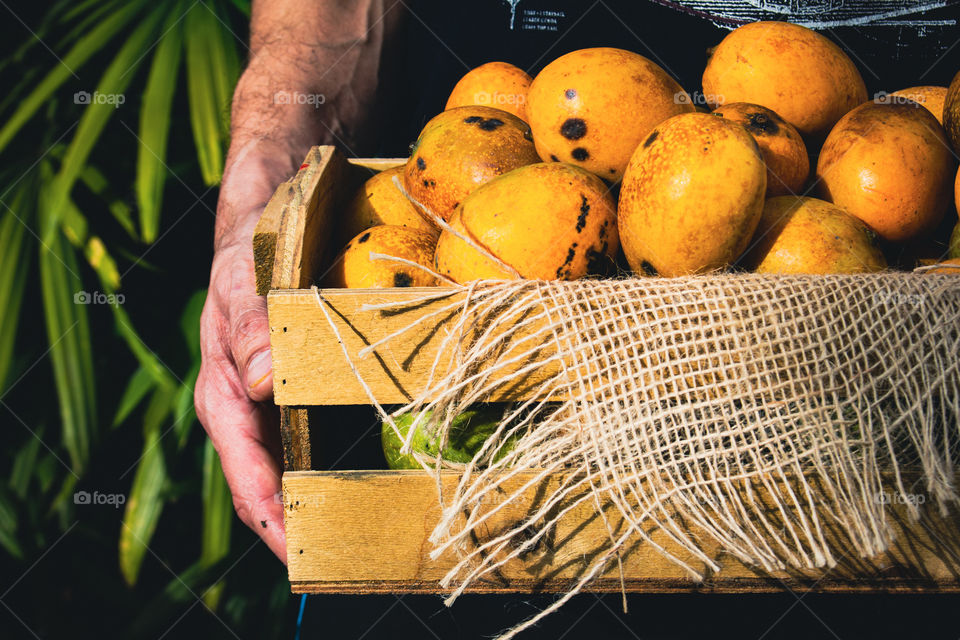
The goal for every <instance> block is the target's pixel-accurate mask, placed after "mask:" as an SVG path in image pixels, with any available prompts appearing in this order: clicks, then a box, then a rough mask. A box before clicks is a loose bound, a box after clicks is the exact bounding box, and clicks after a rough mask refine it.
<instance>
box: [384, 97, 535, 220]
mask: <svg viewBox="0 0 960 640" xmlns="http://www.w3.org/2000/svg"><path fill="white" fill-rule="evenodd" d="M539 160H540V158H539V156H538V155H537V150H536V148H535V147H534V146H533V136H532V134H531V133H530V127H529V126H528V125H527V123H526V122H524V121H523V120H521V119H520V118H518V117H517V116H515V115H513V114H511V113H507V112H506V111H501V110H500V109H492V108H490V107H475V106H471V107H457V108H454V109H450V110H448V111H444V112H443V113H441V114H439V115H437V116H435V117H434V118H433V119H431V120H430V121H429V122H428V123H427V124H426V126H425V127H424V128H423V131H421V132H420V137H419V138H417V141H416V142H415V143H414V145H413V148H412V149H411V153H410V159H409V160H408V161H407V164H406V166H405V168H404V175H403V179H404V185H405V187H406V190H407V192H408V193H409V194H410V195H411V196H413V197H414V198H415V199H416V200H417V201H418V202H419V203H421V204H422V205H424V206H426V207H427V208H428V209H429V210H430V211H432V212H433V213H434V214H435V215H438V216H440V217H441V218H443V219H444V220H449V219H450V216H452V215H453V210H454V209H456V208H457V205H458V204H460V203H461V202H463V200H464V199H465V198H466V197H467V196H468V195H470V193H471V192H472V191H473V190H474V189H476V188H477V187H479V186H480V185H482V184H484V183H485V182H488V181H489V180H492V179H493V178H496V177H497V176H499V175H503V174H504V173H507V172H508V171H510V170H512V169H516V168H517V167H522V166H523V165H526V164H532V163H534V162H539Z"/></svg>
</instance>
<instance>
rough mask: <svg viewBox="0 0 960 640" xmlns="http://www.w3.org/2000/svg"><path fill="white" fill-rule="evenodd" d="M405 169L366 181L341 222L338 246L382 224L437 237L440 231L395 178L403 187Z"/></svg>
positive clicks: (382, 173)
mask: <svg viewBox="0 0 960 640" xmlns="http://www.w3.org/2000/svg"><path fill="white" fill-rule="evenodd" d="M403 170H404V168H403V166H399V167H394V168H392V169H387V170H385V171H381V172H379V173H377V174H375V175H374V176H373V177H371V178H370V179H369V180H367V181H366V182H365V183H364V185H363V186H362V187H360V189H359V190H358V191H357V193H356V195H355V196H354V197H353V198H352V199H351V200H350V202H349V203H348V204H347V207H346V209H345V210H344V213H343V218H341V220H340V228H339V231H338V233H337V245H338V246H343V245H345V244H346V243H347V242H348V241H349V240H350V239H351V238H354V237H356V236H357V235H358V234H359V233H360V232H361V231H364V230H366V229H369V228H370V227H376V226H378V225H381V224H389V225H398V226H401V227H409V228H411V229H420V230H422V231H427V232H429V233H432V234H433V235H435V236H437V235H440V229H439V228H438V227H437V226H436V225H435V224H434V223H433V222H432V221H430V220H427V218H426V216H424V215H422V214H421V213H420V212H419V211H418V210H417V208H416V207H415V206H414V205H413V203H412V202H410V200H408V199H407V197H406V196H404V195H403V193H401V192H400V189H398V188H397V185H395V184H394V183H393V178H394V177H397V178H399V179H400V184H403Z"/></svg>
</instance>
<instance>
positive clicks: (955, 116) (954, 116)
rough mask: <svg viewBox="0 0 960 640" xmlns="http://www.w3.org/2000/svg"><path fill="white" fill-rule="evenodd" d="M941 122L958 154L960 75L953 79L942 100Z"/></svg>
mask: <svg viewBox="0 0 960 640" xmlns="http://www.w3.org/2000/svg"><path fill="white" fill-rule="evenodd" d="M942 122H943V128H944V129H946V132H947V139H949V140H950V144H951V145H952V146H953V150H954V151H956V152H957V153H960V73H957V75H955V76H954V77H953V82H951V83H950V88H949V89H947V96H946V97H945V98H944V99H943V120H942Z"/></svg>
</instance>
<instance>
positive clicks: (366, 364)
mask: <svg viewBox="0 0 960 640" xmlns="http://www.w3.org/2000/svg"><path fill="white" fill-rule="evenodd" d="M403 162H404V160H403V159H347V158H345V157H344V156H343V155H342V154H341V153H339V152H338V151H337V150H336V149H335V148H334V147H329V146H325V147H314V148H313V149H311V150H310V153H309V154H308V156H307V158H306V160H305V161H304V164H303V166H302V167H301V169H300V171H299V173H298V174H297V175H296V176H295V177H294V178H293V179H291V180H290V181H289V182H286V183H284V184H282V185H280V186H279V187H278V188H277V191H276V193H275V195H274V197H273V199H272V200H271V201H270V203H269V204H268V206H267V207H266V209H265V211H264V213H263V215H262V216H261V219H260V221H259V224H258V225H257V228H256V232H255V235H254V238H253V250H254V255H255V257H256V276H257V291H258V293H259V294H260V295H266V296H267V308H268V313H269V319H270V342H271V348H272V351H273V369H274V395H275V401H276V403H277V405H279V407H280V411H281V428H282V435H283V453H284V469H285V470H284V475H283V496H284V514H285V524H286V533H287V553H288V568H289V575H290V583H291V585H292V588H293V591H294V592H296V593H322V592H331V593H332V592H337V593H374V592H391V593H413V592H425V593H436V592H439V586H438V580H439V579H440V578H441V577H442V576H443V575H444V574H445V573H446V571H447V570H448V569H450V568H451V567H452V566H453V562H454V558H453V557H452V556H451V555H446V556H443V557H441V558H439V559H438V560H436V561H431V560H430V559H429V555H428V554H429V551H430V548H431V545H430V543H429V541H428V537H429V534H430V532H431V530H432V527H433V524H434V523H435V522H436V518H437V515H438V505H437V490H436V484H435V482H434V480H433V479H432V478H431V477H429V476H427V475H426V474H424V473H422V472H419V471H416V472H414V471H388V470H357V471H315V470H312V466H311V447H314V448H316V447H318V446H322V442H313V443H312V442H311V440H310V431H309V428H308V427H309V425H308V420H307V415H308V411H307V410H308V407H309V408H311V411H312V412H314V413H316V412H319V411H322V407H325V406H331V405H348V404H367V403H368V402H369V400H368V397H367V395H366V393H365V392H364V390H363V389H362V388H361V386H360V385H359V383H358V382H357V380H356V378H355V376H354V374H353V373H352V372H351V370H350V368H349V366H348V364H347V361H346V359H345V358H344V356H343V352H342V347H341V346H340V344H338V342H337V339H336V337H335V336H334V334H333V332H332V331H331V329H330V327H329V325H328V323H327V321H326V320H325V318H324V315H323V314H322V312H321V311H320V309H319V308H318V306H317V305H318V301H317V298H316V296H315V295H314V294H313V293H312V292H311V291H310V289H309V287H310V286H311V285H312V284H314V283H315V282H318V281H319V280H320V278H321V276H322V274H323V272H324V270H325V269H326V268H327V267H328V266H329V262H330V259H331V256H332V254H333V252H334V251H336V250H337V249H338V248H337V247H330V246H326V245H327V244H328V239H329V238H330V237H331V236H332V235H333V234H332V231H333V230H334V226H335V222H336V220H337V215H338V213H339V212H340V211H341V210H342V207H343V206H344V203H345V201H346V199H347V198H349V197H350V196H351V195H352V194H353V193H354V192H355V190H356V189H357V188H359V186H360V185H361V184H362V183H363V181H364V180H366V179H367V178H368V177H370V176H371V175H372V174H373V173H374V172H376V171H380V170H384V169H387V168H390V167H394V166H397V165H399V164H401V163H403ZM422 291H423V290H417V289H393V290H384V289H379V290H358V289H354V290H336V289H325V290H321V292H320V295H321V296H322V300H323V302H324V303H325V304H326V305H328V307H327V308H328V309H329V310H330V311H331V312H332V313H331V315H332V316H333V317H334V319H335V322H336V323H337V324H338V329H339V332H340V335H341V337H342V339H343V342H344V346H345V347H346V349H347V350H348V352H349V353H351V354H356V353H357V351H358V350H359V349H361V348H363V347H364V346H365V345H368V344H371V343H373V342H375V341H377V340H379V339H380V338H383V337H385V336H387V335H389V334H390V333H392V332H393V331H394V330H396V329H397V328H398V327H399V326H401V325H406V324H408V323H409V321H410V319H411V316H410V315H407V314H406V313H405V314H403V315H402V317H400V316H393V315H390V314H382V313H380V312H376V311H364V310H362V308H361V307H362V305H364V304H366V303H370V302H390V301H400V300H403V299H410V297H412V296H417V295H419V294H420V293H422ZM451 295H457V294H455V293H454V292H452V291H451ZM447 302H449V300H447ZM437 304H439V303H437ZM432 310H433V306H432V305H430V304H427V305H422V306H420V307H418V310H417V311H414V312H409V313H421V314H426V313H430V312H431V311H432ZM425 324H426V323H425ZM435 325H436V323H434V326H435ZM530 330H531V331H534V330H535V328H531V329H530ZM420 331H421V333H420V334H417V335H414V334H411V336H410V339H409V340H408V341H405V342H404V344H403V345H398V344H393V343H391V344H390V345H388V346H386V347H384V348H382V349H379V350H378V351H377V353H376V356H377V357H375V358H364V359H359V360H358V359H354V360H355V362H356V363H357V365H358V367H359V369H360V373H361V374H362V375H363V377H364V379H365V380H366V381H367V382H368V384H369V385H370V387H371V388H372V390H373V392H374V393H375V394H376V397H377V398H378V399H379V401H380V402H382V403H394V402H397V403H399V402H405V401H407V400H409V399H410V398H411V397H412V396H414V395H415V394H417V393H418V392H420V391H422V389H423V387H424V384H425V377H426V374H427V370H428V367H429V366H430V365H431V364H432V363H433V362H434V358H435V355H436V352H437V349H438V348H439V343H440V337H439V335H438V333H437V332H433V331H431V327H427V326H424V327H423V328H422V329H421V330H420ZM520 338H522V336H517V337H516V339H520ZM508 373H509V372H504V375H507V374H508ZM550 373H551V371H550V370H549V369H547V368H544V369H543V370H542V371H534V372H532V373H531V374H530V375H529V377H528V382H536V381H537V380H539V379H542V377H543V376H546V375H550ZM525 393H526V390H525V388H522V387H521V388H517V387H514V388H511V389H510V390H509V391H505V392H504V397H503V398H500V399H504V400H506V399H516V398H519V397H524V394H525ZM455 481H456V476H455V474H453V473H445V474H444V478H443V482H444V483H445V484H447V485H450V486H452V483H454V482H455ZM525 481H526V478H525V477H523V476H520V477H518V478H515V479H514V480H513V481H512V483H511V485H512V486H520V485H514V484H513V483H522V482H525ZM554 481H555V480H547V481H545V482H544V486H539V487H533V488H531V490H530V491H528V492H527V494H526V495H527V496H528V497H529V502H530V503H532V502H533V501H534V500H536V496H537V495H538V492H539V491H542V490H544V489H548V488H549V485H550V483H551V482H554ZM507 489H509V487H507ZM524 511H525V506H524V505H523V504H516V505H512V506H511V508H510V509H505V510H503V513H501V514H500V515H499V516H498V517H496V518H494V519H493V520H492V521H491V522H490V523H489V525H488V526H489V527H491V530H495V529H496V528H497V527H499V526H502V525H505V524H507V523H509V522H511V521H513V520H515V519H517V518H519V517H520V516H521V515H522V514H523V513H524ZM893 516H894V520H895V528H896V529H897V530H898V531H899V533H900V535H899V537H898V538H897V544H896V545H895V548H893V549H892V550H891V551H890V552H888V553H887V554H885V555H883V556H880V557H877V558H872V559H870V560H863V559H860V558H856V557H851V556H847V557H844V558H842V560H841V561H840V564H839V566H837V567H836V568H835V569H834V570H832V571H830V572H829V573H828V574H826V575H823V574H822V573H819V574H803V573H799V572H797V573H787V572H784V573H779V574H768V573H764V572H762V571H760V570H758V569H756V568H753V567H749V566H746V565H744V564H742V563H741V562H739V561H737V560H736V559H735V558H733V557H732V556H730V555H727V554H724V553H722V552H720V551H719V550H718V549H717V548H715V547H714V548H708V549H707V552H708V554H709V555H710V556H711V557H714V558H715V559H716V562H717V564H718V565H719V566H721V567H722V571H721V572H720V573H719V574H717V575H716V576H715V577H713V578H711V579H708V580H707V581H706V582H704V583H699V584H698V583H694V582H693V581H691V580H690V578H689V577H688V576H687V575H686V574H685V572H684V571H683V570H682V569H681V568H680V567H679V566H677V565H676V564H674V563H672V562H670V561H668V560H666V559H665V558H664V557H663V556H662V555H660V554H659V553H657V552H656V551H654V548H653V545H649V544H638V545H635V546H634V547H632V548H630V549H628V550H627V551H626V553H625V554H624V556H623V570H624V577H625V587H626V589H627V590H628V591H633V592H655V591H691V590H697V591H705V590H706V591H716V592H728V593H729V592H748V591H773V590H779V589H782V588H784V586H785V585H787V586H790V587H792V588H802V589H815V590H817V591H841V592H852V591H960V535H958V532H960V519H957V518H955V517H947V518H941V517H937V516H935V515H928V516H926V519H924V520H921V521H920V522H916V523H914V522H909V521H908V520H907V518H906V515H905V512H904V510H902V509H899V508H894V511H893ZM608 518H610V522H611V524H612V526H613V527H614V528H615V529H616V528H619V527H622V526H623V522H622V521H618V518H617V517H616V514H614V513H613V512H612V510H611V512H610V513H608ZM830 535H831V536H833V538H834V540H836V542H837V544H838V545H839V548H843V540H842V539H839V538H837V537H836V536H837V535H838V534H836V532H832V533H830ZM607 539H608V532H607V529H606V526H605V525H604V524H603V522H602V520H600V519H599V518H598V517H597V515H596V513H595V510H594V508H593V506H592V504H591V503H589V502H585V503H584V506H583V508H582V509H580V510H579V511H577V512H575V513H574V514H573V517H570V518H566V519H565V520H564V521H563V523H562V524H561V526H560V527H559V528H558V530H557V531H556V532H555V535H553V536H551V537H550V539H549V540H547V541H545V542H544V543H543V544H541V545H538V546H537V547H536V548H534V549H533V550H532V551H531V552H530V553H528V554H526V555H525V556H524V557H523V558H521V559H517V560H516V561H513V562H512V563H511V564H509V565H507V566H506V567H505V568H504V570H503V571H502V572H500V573H499V574H498V575H496V576H495V577H493V578H490V579H488V580H485V581H484V582H482V583H478V584H477V585H476V586H475V587H474V588H472V589H471V591H474V592H533V591H558V590H565V589H566V588H568V587H569V586H570V584H571V579H572V578H574V577H575V576H577V574H578V573H579V572H580V571H581V570H582V569H584V568H585V567H586V566H588V564H589V562H590V560H591V559H592V558H593V557H595V555H596V553H597V552H598V551H599V550H600V549H601V548H602V546H603V545H604V543H605V542H606V541H607ZM653 539H654V540H655V541H656V542H658V543H660V544H662V545H663V546H664V547H665V548H666V549H667V550H669V551H671V552H672V553H674V554H676V555H677V556H679V557H681V558H683V559H685V560H687V561H688V562H690V563H691V565H692V566H694V567H697V568H702V565H700V564H698V562H697V561H696V560H694V559H693V558H692V557H690V555H689V554H687V553H685V552H683V551H682V550H680V549H679V548H677V546H676V545H675V544H674V543H672V542H671V541H670V540H668V539H666V536H660V535H658V534H657V533H656V532H654V533H653ZM703 539H707V538H706V537H704V538H703ZM620 585H621V582H620V576H619V572H618V569H617V568H616V566H614V567H612V568H611V569H610V571H609V572H608V573H607V574H605V575H604V576H602V577H601V578H600V579H599V580H597V581H596V582H595V583H593V584H592V586H591V589H594V590H598V591H610V590H619V589H620Z"/></svg>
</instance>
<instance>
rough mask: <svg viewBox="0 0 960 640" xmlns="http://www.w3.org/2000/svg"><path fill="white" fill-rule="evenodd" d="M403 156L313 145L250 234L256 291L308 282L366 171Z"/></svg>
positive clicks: (389, 164) (388, 165)
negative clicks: (347, 153)
mask: <svg viewBox="0 0 960 640" xmlns="http://www.w3.org/2000/svg"><path fill="white" fill-rule="evenodd" d="M405 162H406V158H350V159H347V158H345V157H344V156H343V154H342V153H340V152H339V151H338V150H337V149H336V148H335V147H332V146H319V147H312V148H311V149H310V151H309V152H308V153H307V156H306V157H305V158H304V160H303V164H302V165H301V167H300V170H299V171H298V172H297V175H296V176H294V177H293V178H291V179H290V180H289V181H287V182H284V183H282V184H280V185H279V186H278V187H277V190H276V191H275V192H274V195H273V197H272V198H271V199H270V201H269V202H268V203H267V206H266V207H265V208H264V210H263V213H262V214H261V215H260V219H259V220H258V221H257V226H256V228H255V230H254V234H253V257H254V267H255V271H256V281H257V295H266V294H267V291H269V290H270V289H271V288H273V289H283V288H303V287H309V286H310V285H311V284H312V282H313V279H314V277H318V269H319V268H320V267H321V266H322V265H323V259H324V257H325V255H326V254H327V250H328V249H329V246H328V245H329V242H330V238H331V237H332V231H333V230H334V229H335V225H336V224H337V223H338V212H339V210H340V208H341V207H342V206H343V204H344V203H345V202H346V200H347V198H349V197H350V196H352V195H353V193H354V192H355V191H356V190H357V189H358V188H359V187H360V185H362V184H363V182H364V181H365V180H367V179H368V178H369V177H370V176H372V175H373V174H374V173H376V172H378V171H383V170H384V169H391V168H393V167H396V166H399V165H401V164H403V163H405Z"/></svg>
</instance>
